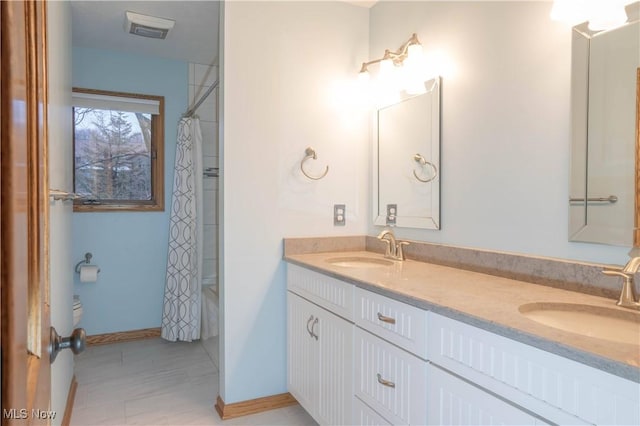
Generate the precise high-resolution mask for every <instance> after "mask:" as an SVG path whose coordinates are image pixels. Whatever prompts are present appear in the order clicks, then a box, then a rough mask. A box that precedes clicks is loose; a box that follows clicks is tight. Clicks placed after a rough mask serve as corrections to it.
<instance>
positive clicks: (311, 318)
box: [307, 315, 317, 339]
mask: <svg viewBox="0 0 640 426" xmlns="http://www.w3.org/2000/svg"><path fill="white" fill-rule="evenodd" d="M316 320H317V318H316ZM311 321H313V315H311V316H310V317H309V319H308V320H307V333H309V336H311V337H313V331H311V329H310V328H309V323H311ZM316 339H317V338H316Z"/></svg>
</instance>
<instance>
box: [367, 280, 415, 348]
mask: <svg viewBox="0 0 640 426" xmlns="http://www.w3.org/2000/svg"><path fill="white" fill-rule="evenodd" d="M356 301H357V302H356V309H355V311H356V312H355V316H356V320H355V322H356V324H357V325H358V326H360V327H362V328H364V329H365V330H369V331H370V332H372V333H373V334H375V335H377V336H380V337H382V338H383V339H386V340H388V341H390V342H392V343H394V344H396V345H398V346H400V347H401V348H404V349H406V350H408V351H409V352H411V353H413V354H415V355H417V356H419V357H421V358H423V359H427V311H424V310H422V309H419V308H416V307H415V306H410V305H407V304H406V303H402V302H398V301H397V300H393V299H390V298H388V297H385V296H381V295H379V294H376V293H372V292H370V291H367V290H363V289H361V288H356Z"/></svg>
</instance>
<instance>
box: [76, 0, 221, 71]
mask: <svg viewBox="0 0 640 426" xmlns="http://www.w3.org/2000/svg"><path fill="white" fill-rule="evenodd" d="M126 11H132V12H137V13H141V14H144V15H152V16H157V17H161V18H167V19H173V20H175V21H176V23H175V26H174V27H173V29H172V30H171V31H169V34H168V35H167V38H166V39H164V40H157V39H151V38H146V37H140V36H136V35H133V34H129V33H128V32H125V30H124V27H125V12H126ZM219 13H220V3H219V2H218V1H120V0H112V1H72V2H71V17H72V22H71V25H72V34H73V35H72V38H73V45H74V46H76V47H91V48H97V49H109V50H117V51H122V52H128V53H134V54H142V55H148V56H155V57H161V58H167V59H174V60H180V61H185V62H194V63H198V64H214V63H218V26H219V20H218V16H219Z"/></svg>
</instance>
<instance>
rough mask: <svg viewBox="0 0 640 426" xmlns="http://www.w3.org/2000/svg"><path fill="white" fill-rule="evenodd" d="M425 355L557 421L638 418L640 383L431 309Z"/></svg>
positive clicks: (618, 421) (611, 422) (613, 421)
mask: <svg viewBox="0 0 640 426" xmlns="http://www.w3.org/2000/svg"><path fill="white" fill-rule="evenodd" d="M429 360H430V361H431V362H433V363H434V364H437V365H439V366H441V367H443V368H445V369H447V370H449V371H451V372H453V373H455V374H457V375H459V376H461V377H464V378H465V379H467V380H469V381H471V382H474V383H476V384H477V385H479V386H481V387H483V388H485V389H488V390H489V391H491V392H493V393H495V394H496V395H499V396H501V397H502V398H504V399H506V400H508V401H512V402H513V403H514V404H516V405H518V406H521V407H523V408H525V409H527V410H530V411H531V412H534V413H536V414H538V415H540V416H541V417H543V418H545V419H548V420H550V421H551V422H553V423H559V424H576V423H585V422H586V423H592V424H608V425H614V424H640V385H639V384H638V383H635V382H632V381H630V380H626V379H623V378H622V377H618V376H614V375H612V374H609V373H605V372H604V371H601V370H598V369H595V368H592V367H589V366H587V365H584V364H581V363H578V362H575V361H571V360H569V359H566V358H563V357H560V356H558V355H554V354H551V353H549V352H545V351H543V350H541V349H538V348H534V347H532V346H529V345H526V344H524V343H520V342H516V341H514V340H511V339H508V338H506V337H502V336H499V335H496V334H493V333H490V332H488V331H486V330H482V329H479V328H477V327H473V326H470V325H468V324H464V323H462V322H459V321H455V320H452V319H450V318H446V317H443V316H441V315H438V314H434V313H433V312H432V313H431V314H430V316H429Z"/></svg>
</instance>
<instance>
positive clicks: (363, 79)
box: [358, 70, 371, 86]
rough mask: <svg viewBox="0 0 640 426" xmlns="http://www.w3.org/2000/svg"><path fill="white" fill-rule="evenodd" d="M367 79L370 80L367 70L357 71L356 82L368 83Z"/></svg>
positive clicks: (364, 84)
mask: <svg viewBox="0 0 640 426" xmlns="http://www.w3.org/2000/svg"><path fill="white" fill-rule="evenodd" d="M369 80H371V76H370V75H369V71H367V70H364V71H360V72H359V73H358V84H360V85H363V86H366V85H367V84H369Z"/></svg>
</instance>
